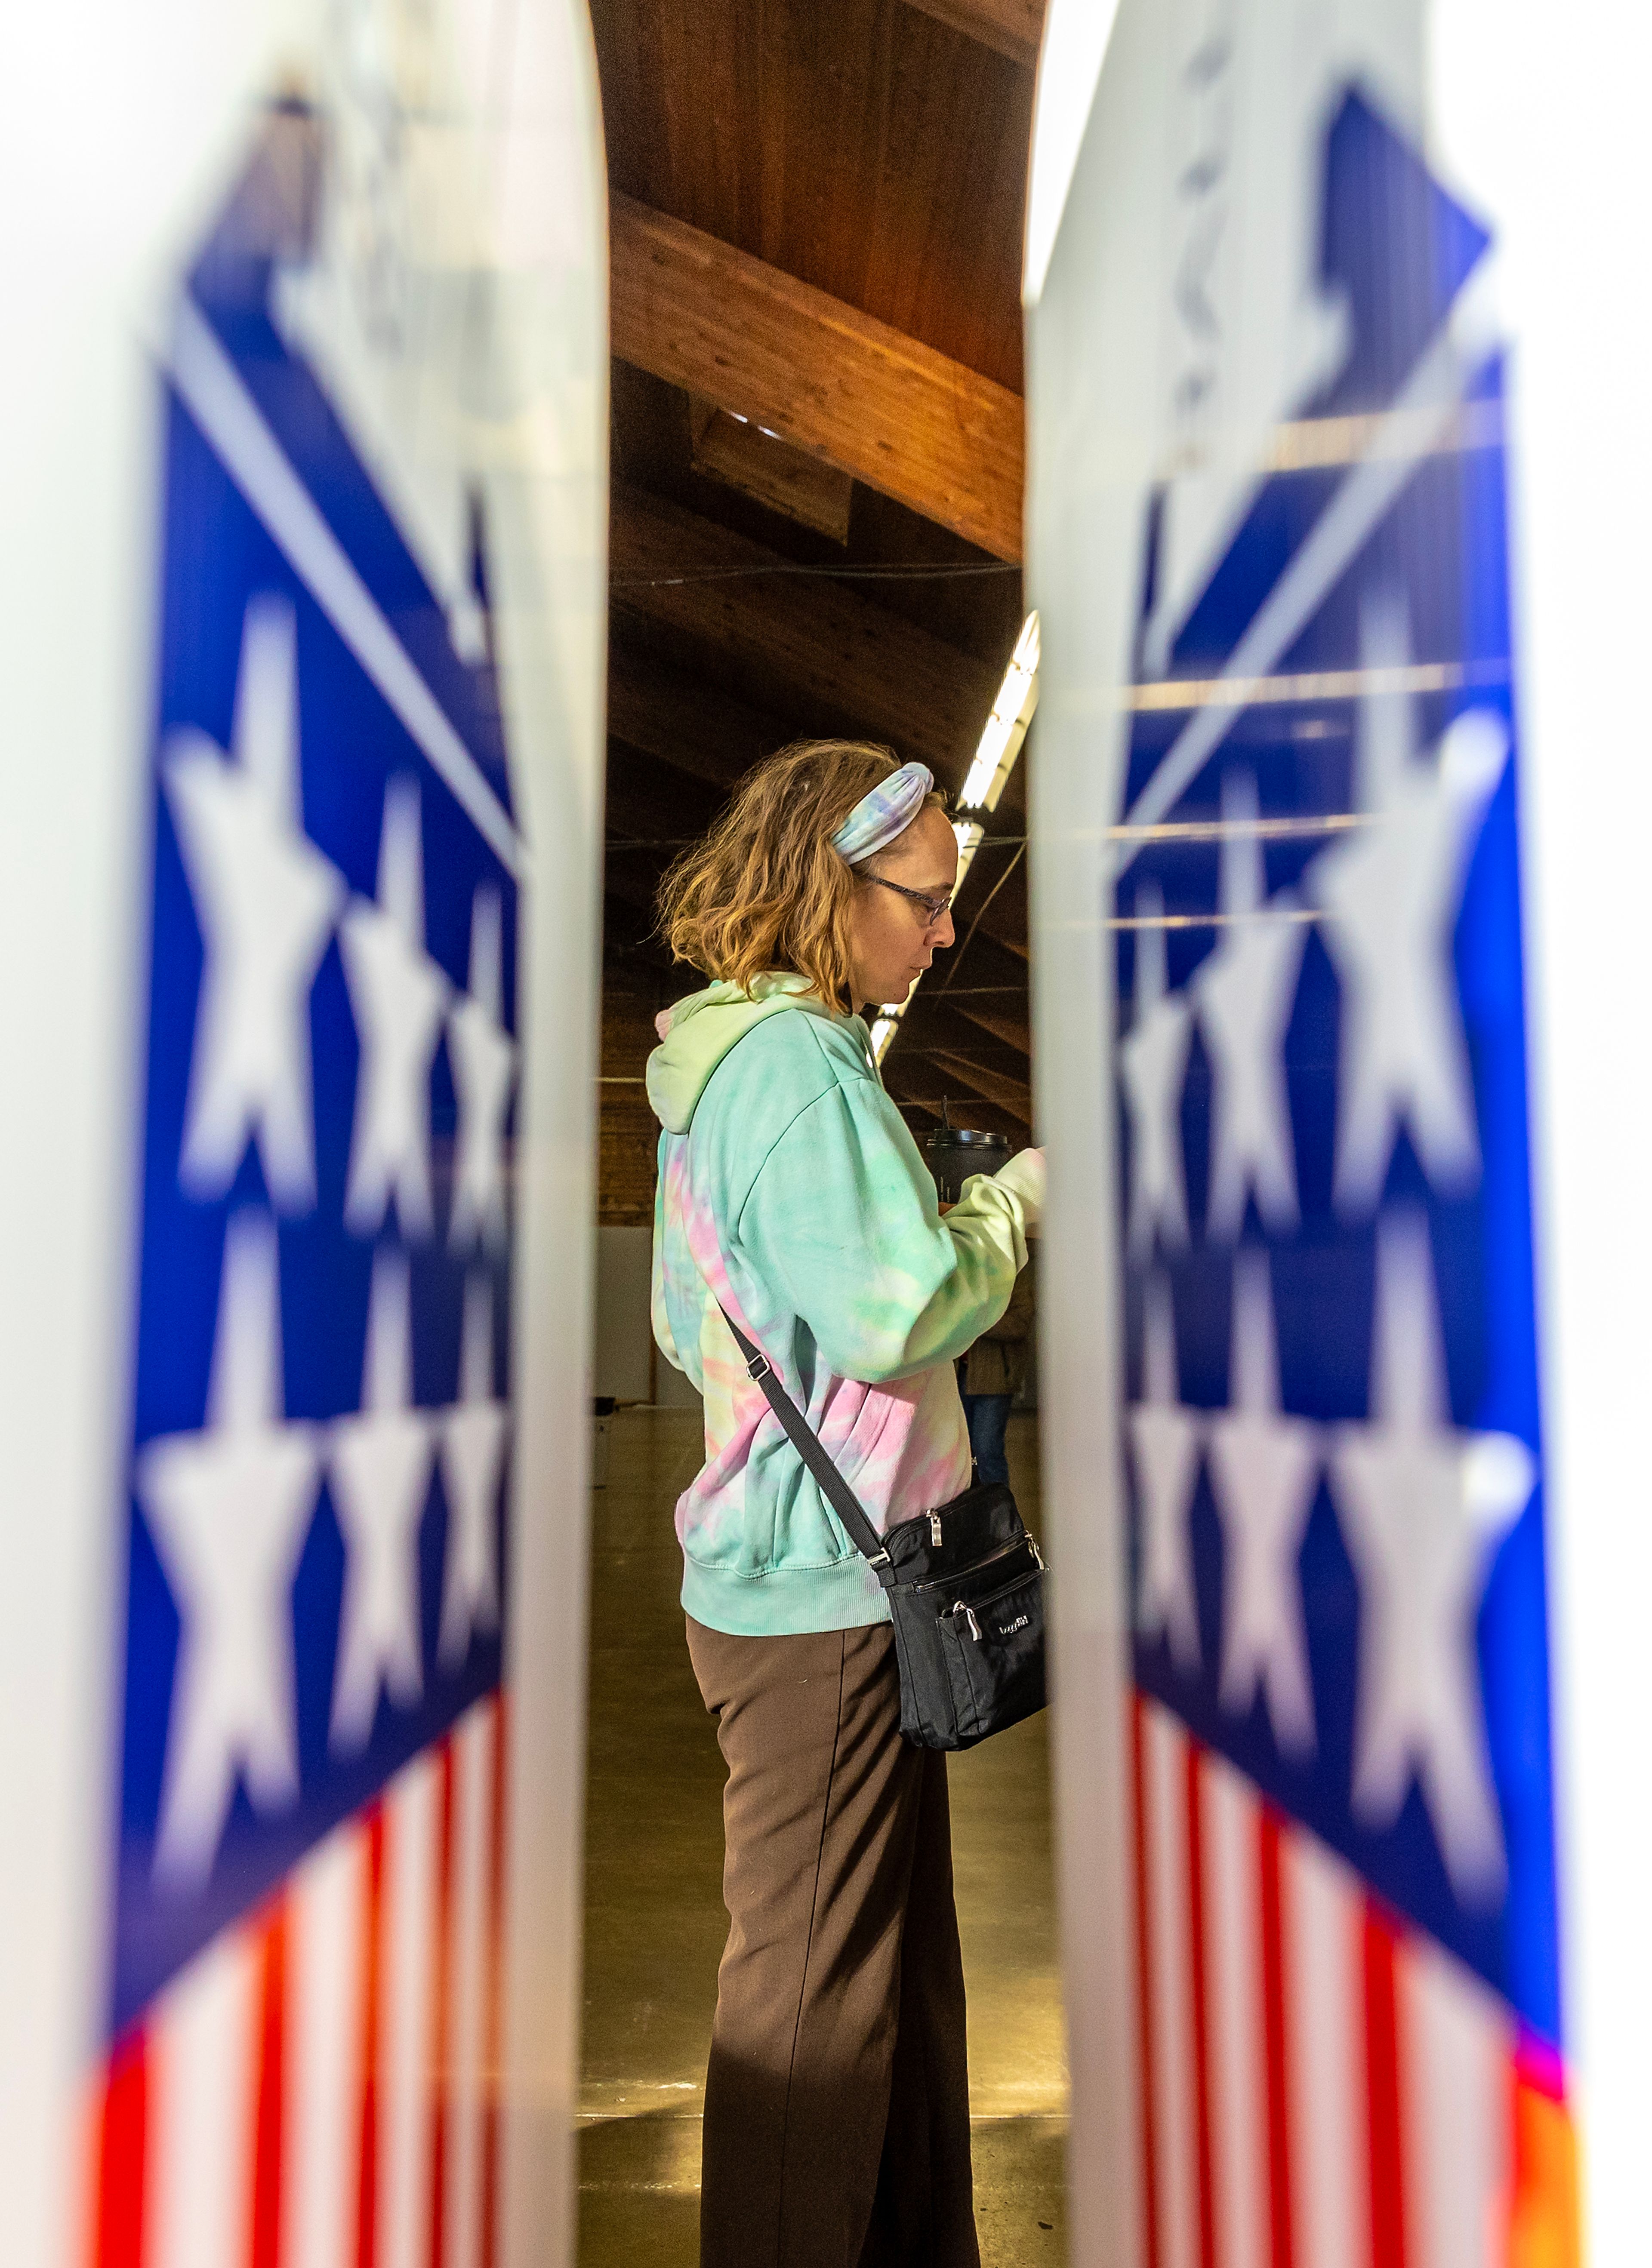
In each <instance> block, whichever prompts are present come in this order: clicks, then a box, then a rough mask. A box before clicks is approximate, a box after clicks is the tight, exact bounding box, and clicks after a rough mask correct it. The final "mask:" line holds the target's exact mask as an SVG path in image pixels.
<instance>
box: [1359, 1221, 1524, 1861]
mask: <svg viewBox="0 0 1652 2268" xmlns="http://www.w3.org/2000/svg"><path fill="white" fill-rule="evenodd" d="M1444 1376H1445V1369H1444V1361H1443V1358H1442V1352H1441V1346H1440V1318H1439V1309H1438V1305H1437V1302H1436V1299H1435V1293H1434V1266H1433V1262H1432V1259H1431V1257H1430V1254H1429V1249H1428V1229H1427V1221H1426V1220H1425V1219H1424V1218H1423V1217H1422V1215H1421V1214H1420V1213H1417V1212H1412V1211H1403V1212H1397V1213H1395V1214H1392V1215H1390V1217H1388V1218H1387V1219H1384V1220H1383V1221H1382V1222H1381V1223H1380V1225H1379V1226H1378V1230H1377V1248H1376V1316H1375V1332H1374V1337H1373V1344H1372V1351H1371V1388H1370V1406H1371V1411H1372V1419H1371V1422H1370V1423H1369V1424H1368V1425H1344V1426H1341V1427H1339V1429H1338V1432H1337V1436H1336V1447H1335V1449H1334V1452H1333V1454H1332V1456H1331V1487H1332V1491H1333V1493H1334V1495H1335V1497H1336V1502H1337V1510H1338V1512H1339V1514H1340V1515H1341V1520H1342V1531H1343V1535H1345V1537H1346V1540H1347V1545H1348V1551H1349V1556H1350V1557H1351V1558H1352V1559H1353V1564H1354V1568H1355V1572H1357V1574H1358V1576H1359V1580H1360V1602H1361V1603H1360V1683H1359V1705H1358V1709H1357V1711H1356V1712H1355V1719H1354V1760H1353V1808H1354V1811H1355V1813H1356V1814H1357V1815H1359V1816H1360V1817H1361V1819H1363V1820H1364V1821H1365V1822H1366V1823H1368V1825H1370V1826H1372V1827H1374V1828H1383V1827H1387V1826H1389V1825H1390V1824H1391V1823H1392V1822H1393V1821H1394V1820H1395V1819H1396V1818H1397V1817H1398V1815H1399V1810H1400V1807H1401V1805H1402V1804H1403V1803H1404V1802H1405V1796H1406V1793H1407V1791H1408V1790H1409V1788H1410V1786H1411V1784H1412V1779H1413V1778H1414V1779H1415V1780H1416V1781H1417V1782H1418V1784H1419V1786H1420V1787H1421V1789H1422V1793H1423V1796H1424V1799H1425V1800H1426V1801H1427V1806H1428V1811H1429V1815H1430V1816H1431V1818H1432V1819H1433V1821H1434V1835H1435V1837H1436V1839H1437V1841H1438V1843H1439V1845H1440V1851H1441V1855H1442V1858H1443V1859H1444V1860H1445V1863H1446V1867H1447V1870H1448V1872H1449V1874H1450V1876H1451V1880H1452V1881H1453V1883H1454V1885H1455V1886H1456V1888H1457V1894H1458V1896H1460V1897H1464V1898H1472V1899H1474V1900H1476V1901H1477V1902H1479V1903H1481V1904H1494V1903H1495V1902H1496V1899H1497V1896H1498V1895H1499V1893H1500V1892H1501V1889H1502V1885H1503V1881H1504V1873H1505V1869H1504V1858H1503V1839H1502V1830H1501V1825H1500V1823H1499V1820H1498V1814H1497V1801H1496V1797H1495V1795H1494V1794H1493V1788H1492V1781H1491V1768H1490V1764H1489V1763H1488V1761H1487V1756H1486V1727H1485V1720H1484V1718H1483V1715H1482V1712H1481V1706H1480V1693H1479V1668H1478V1664H1477V1660H1476V1650H1475V1622H1476V1618H1477V1616H1478V1615H1479V1602H1480V1597H1481V1594H1482V1592H1483V1590H1484V1588H1485V1584H1486V1576H1487V1574H1488V1573H1489V1572H1490V1566H1491V1559H1492V1555H1493V1549H1494V1547H1495V1545H1496V1544H1497V1543H1498V1542H1499V1541H1501V1537H1502V1536H1503V1535H1505V1534H1506V1533H1507V1531H1508V1528H1511V1527H1512V1526H1513V1524H1514V1522H1515V1521H1516V1520H1517V1519H1518V1518H1519V1516H1520V1514H1521V1513H1522V1512H1523V1509H1524V1507H1525V1504H1526V1500H1527V1499H1528V1498H1529V1497H1530V1494H1531V1491H1532V1486H1533V1484H1534V1482H1535V1480H1536V1478H1537V1468H1536V1465H1535V1463H1534V1462H1533V1460H1532V1456H1531V1453H1530V1450H1529V1449H1527V1447H1525V1445H1524V1443H1523V1442H1521V1441H1517V1440H1515V1439H1514V1438H1513V1437H1512V1436H1511V1435H1509V1434H1507V1433H1461V1432H1453V1431H1452V1430H1451V1429H1450V1428H1449V1425H1448V1424H1447V1423H1446V1422H1445V1406H1444V1386H1443V1381H1444Z"/></svg>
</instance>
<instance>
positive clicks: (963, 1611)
mask: <svg viewBox="0 0 1652 2268" xmlns="http://www.w3.org/2000/svg"><path fill="white" fill-rule="evenodd" d="M960 1615H962V1616H963V1619H964V1620H965V1622H967V1623H968V1624H969V1625H970V1637H971V1638H974V1639H975V1640H976V1642H977V1644H979V1642H980V1637H981V1625H980V1624H979V1623H978V1622H977V1620H976V1618H975V1609H974V1608H973V1607H966V1606H965V1605H964V1603H963V1601H962V1599H960V1600H959V1602H958V1603H957V1605H956V1606H955V1608H954V1609H953V1610H952V1619H953V1620H954V1622H956V1621H957V1619H958V1617H959V1616H960Z"/></svg>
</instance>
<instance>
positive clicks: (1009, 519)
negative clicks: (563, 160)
mask: <svg viewBox="0 0 1652 2268" xmlns="http://www.w3.org/2000/svg"><path fill="white" fill-rule="evenodd" d="M933 12H934V13H937V14H943V13H944V11H942V10H941V9H940V8H939V7H938V8H936V9H935V10H934V11H933ZM983 12H985V13H986V14H989V15H990V14H992V13H996V12H1005V13H1011V14H1013V13H1014V8H1013V6H1012V4H1011V0H998V5H997V7H996V8H988V7H985V5H984V8H983ZM608 223H609V241H610V245H611V248H612V256H613V280H612V295H611V298H610V302H609V320H610V325H611V337H612V343H613V349H614V352H615V353H616V355H617V356H619V357H620V358H621V360H622V361H623V362H629V363H634V364H635V365H637V366H638V368H639V369H641V370H645V371H650V372H653V375H654V376H655V377H656V378H663V379H667V380H668V381H669V382H670V383H671V384H672V385H674V386H681V387H687V389H688V390H689V392H690V394H698V395H700V396H701V397H703V398H704V400H706V401H712V402H715V403H716V404H717V406H718V407H719V409H726V410H731V411H734V412H735V413H737V414H738V415H739V416H743V417H747V418H749V419H750V420H751V422H752V423H754V424H756V425H758V426H762V427H766V428H767V429H768V430H769V431H771V432H772V433H774V434H776V435H778V438H780V439H781V440H782V441H787V442H790V443H791V444H792V445H793V447H795V448H799V449H803V450H806V451H807V452H808V453H809V454H810V455H811V456H815V457H820V458H823V459H824V460H826V462H827V463H829V464H832V465H836V466H837V467H838V468H839V469H840V470H841V471H843V472H845V473H849V474H852V475H853V477H854V478H855V479H856V480H859V481H864V482H866V483H867V486H868V487H869V488H874V489H877V490H880V491H881V493H882V494H883V495H885V496H891V497H895V498H896V500H897V501H898V502H899V503H901V504H908V505H910V506H911V509H912V510H913V511H914V512H921V513H922V514H923V516H924V518H925V519H933V520H935V521H937V522H938V523H939V524H940V526H941V527H949V528H951V529H953V530H954V531H955V534H959V535H962V536H963V537H965V538H966V539H967V540H968V541H970V542H971V543H976V544H979V545H980V547H981V549H983V550H984V551H990V552H991V553H992V555H993V556H994V557H995V558H999V559H1014V560H1018V559H1020V557H1021V488H1022V478H1023V460H1024V441H1023V431H1024V423H1025V420H1024V416H1023V411H1022V405H1021V397H1020V396H1019V395H1018V394H1012V393H1011V392H1010V391H1009V390H1008V388H1007V387H1002V386H998V385H995V384H994V383H993V381H992V379H988V378H982V377H980V376H978V375H977V373H976V372H974V371H971V370H966V369H965V368H964V366H963V365H962V363H956V362H953V361H951V360H950V359H949V358H948V357H947V356H946V355H943V354H938V353H937V352H936V351H935V350H934V349H933V347H927V346H925V345H923V344H922V343H921V342H919V341H918V340H917V339H912V338H908V337H907V336H906V335H904V334H903V333H902V332H900V331H896V330H894V329H892V328H890V326H889V324H887V323H881V322H879V321H878V320H876V319H875V318H874V317H873V316H871V315H863V314H862V313H860V311H859V308H856V307H851V306H846V305H845V304H844V301H843V300H841V299H834V298H831V297H830V294H828V293H827V292H824V291H816V290H815V287H814V286H813V285H812V284H803V283H800V282H799V281H798V279H797V277H795V276H788V275H786V274H785V271H784V270H783V269H778V268H771V266H770V265H769V264H768V262H767V261H762V260H756V259H754V258H753V257H752V255H751V254H749V253H746V252H741V251H739V250H737V249H736V248H735V247H734V246H733V245H731V244H725V243H723V242H722V241H721V239H719V238H717V237H714V236H707V235H706V234H705V233H704V231H702V230H700V229H697V228H690V226H689V225H687V223H686V222H683V221H679V220H673V219H671V218H670V217H668V216H667V214H665V213H660V212H655V211H653V210H652V209H651V208H650V207H649V206H647V205H643V204H638V203H637V202H636V200H635V199H634V198H631V197H627V196H623V195H618V194H616V195H615V196H614V197H613V199H612V200H611V203H610V206H609V213H608Z"/></svg>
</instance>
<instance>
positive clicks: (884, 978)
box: [849, 804, 958, 1008]
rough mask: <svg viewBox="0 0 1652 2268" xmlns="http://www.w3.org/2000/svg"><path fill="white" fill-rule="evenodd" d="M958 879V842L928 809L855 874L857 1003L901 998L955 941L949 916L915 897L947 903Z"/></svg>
mask: <svg viewBox="0 0 1652 2268" xmlns="http://www.w3.org/2000/svg"><path fill="white" fill-rule="evenodd" d="M957 878H958V843H957V838H956V836H955V835H954V834H953V831H952V828H951V826H950V824H949V823H948V819H947V815H946V814H945V813H944V812H943V811H940V810H939V809H937V807H936V806H934V805H933V804H926V805H925V806H924V808H923V810H922V811H920V812H919V813H918V816H917V818H916V819H915V820H914V821H912V823H911V826H910V827H909V828H907V829H906V832H905V833H904V834H903V835H897V836H896V838H895V840H894V842H893V843H889V845H888V847H887V848H886V849H884V850H882V851H879V852H878V853H877V855H876V857H875V858H869V859H868V860H867V863H866V865H864V866H859V867H857V868H856V870H855V894H854V896H853V898H852V900H851V902H850V908H849V948H850V963H851V967H852V973H853V977H854V995H855V1005H856V1007H857V1008H859V1007H861V1006H863V1005H865V1004H866V1003H867V1001H873V1002H875V1003H876V1004H878V1005H880V1006H881V1005H882V1004H883V1003H884V1002H885V1001H895V1000H904V999H905V998H906V995H907V993H908V992H909V991H910V990H911V983H912V979H913V977H915V976H921V975H922V973H923V971H924V970H925V969H926V968H928V967H929V964H930V962H931V961H933V959H934V956H935V950H936V947H937V946H948V945H950V944H951V943H952V941H953V927H952V916H951V915H950V913H943V914H942V915H941V916H940V918H939V919H938V920H937V919H935V918H933V917H932V916H931V913H930V910H929V909H928V908H927V907H926V906H923V905H919V904H918V903H917V902H916V897H906V896H903V895H902V894H903V892H904V891H908V890H911V891H912V892H914V893H915V894H916V896H917V897H926V898H946V897H950V896H951V895H952V890H953V885H954V884H955V881H956V880H957Z"/></svg>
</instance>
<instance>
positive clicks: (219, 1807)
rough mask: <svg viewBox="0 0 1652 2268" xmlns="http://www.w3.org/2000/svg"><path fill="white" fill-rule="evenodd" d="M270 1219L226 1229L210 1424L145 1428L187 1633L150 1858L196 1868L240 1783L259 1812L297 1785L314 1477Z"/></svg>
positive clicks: (143, 1487) (206, 1867)
mask: <svg viewBox="0 0 1652 2268" xmlns="http://www.w3.org/2000/svg"><path fill="white" fill-rule="evenodd" d="M278 1269H279V1262H278V1256H277V1244H276V1231H275V1223H274V1222H273V1221H272V1220H271V1219H269V1216H268V1215H267V1214H259V1213H250V1212H243V1213H237V1214H235V1215H234V1216H233V1217H232V1219H231V1220H230V1223H229V1226H228V1229H227V1231H226V1233H225V1241H224V1270H223V1276H222V1278H221V1281H220V1287H219V1292H218V1326H217V1331H216V1335H215V1337H214V1341H213V1347H212V1378H211V1385H210V1391H209V1395H208V1401H207V1422H206V1426H205V1429H204V1430H203V1432H198V1433H173V1434H170V1435H168V1436H167V1437H166V1439H164V1440H158V1441H151V1443H150V1445H149V1447H147V1448H146V1449H144V1452H143V1453H142V1454H141V1456H140V1457H139V1459H138V1462H137V1475H136V1479H137V1494H138V1498H139V1500H140V1502H141V1503H142V1505H143V1507H144V1517H145V1519H146V1520H147V1521H148V1523H149V1527H150V1530H151V1534H152V1535H153V1536H154V1538H155V1542H156V1545H157V1547H158V1549H159V1552H160V1557H161V1562H162V1565H164V1567H165V1568H166V1580H167V1581H168V1583H169V1584H170V1585H171V1587H172V1592H173V1597H174V1598H175V1599H176V1601H177V1602H178V1608H179V1614H180V1619H181V1624H182V1631H181V1638H180V1642H179V1653H178V1667H177V1672H176V1675H175V1677H174V1680H173V1694H172V1713H171V1719H170V1722H169V1724H168V1727H167V1733H166V1767H165V1773H164V1777H163V1780H162V1785H161V1800H160V1826H159V1836H158V1838H157V1842H156V1847H155V1872H156V1874H157V1875H158V1876H159V1877H161V1878H163V1879H169V1880H171V1881H173V1882H174V1883H176V1884H177V1885H179V1886H180V1887H181V1888H188V1887H190V1886H193V1885H195V1884H198V1883H200V1882H202V1881H204V1880H205V1879H206V1877H207V1875H208V1874H210V1872H211V1868H212V1861H213V1859H214V1857H215V1855H216V1853H217V1851H218V1843H219V1840H220V1838H221V1837H222V1835H223V1832H224V1823H225V1819H226V1818H227V1817H228V1816H229V1808H230V1803H231V1800H232V1797H233V1795H234V1793H235V1786H236V1781H237V1779H238V1778H241V1779H244V1781H245V1783H246V1786H247V1793H248V1794H249V1795H250V1796H251V1798H252V1800H253V1801H254V1803H255V1804H256V1805H257V1806H258V1807H259V1808H260V1809H261V1810H269V1809H271V1808H274V1807H276V1806H277V1805H279V1804H284V1803H290V1802H291V1801H292V1800H293V1799H294V1798H295V1797H296V1796H297V1794H298V1793H299V1760H298V1730H297V1721H296V1716H295V1706H296V1705H295V1701H294V1696H293V1665H292V1583H293V1578H294V1576H295V1574H296V1573H297V1572H298V1565H299V1556H300V1554H301V1553H302V1551H303V1549H304V1539H305V1537H306V1535H307V1534H308V1532H309V1526H310V1519H311V1514H312V1513H313V1510H314V1508H315V1499H316V1493H317V1490H318V1487H319V1484H320V1465H321V1461H320V1456H319V1453H318V1448H317V1444H316V1440H315V1435H314V1429H313V1427H312V1426H309V1425H286V1424H284V1423H283V1421H282V1410H283V1406H284V1401H283V1388H282V1376H281V1294H280V1287H279V1280H278Z"/></svg>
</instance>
